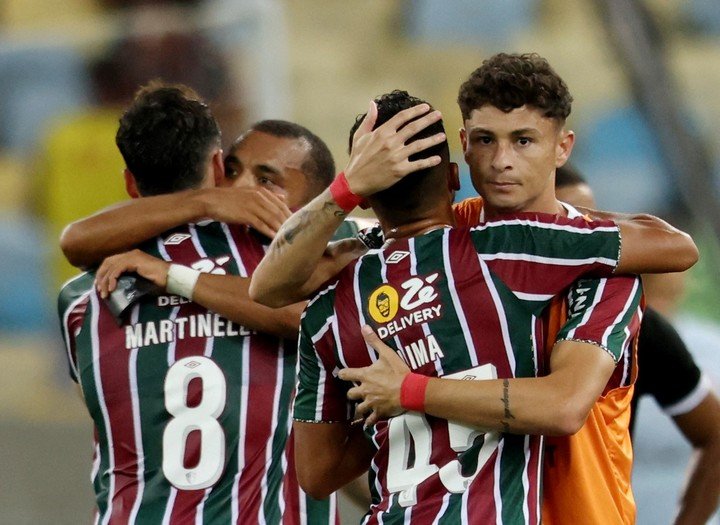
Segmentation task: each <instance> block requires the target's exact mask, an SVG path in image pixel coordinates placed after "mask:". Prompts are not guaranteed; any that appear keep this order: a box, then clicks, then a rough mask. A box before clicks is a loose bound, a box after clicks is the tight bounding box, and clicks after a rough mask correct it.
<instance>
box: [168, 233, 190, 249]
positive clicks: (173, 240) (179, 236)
mask: <svg viewBox="0 0 720 525" xmlns="http://www.w3.org/2000/svg"><path fill="white" fill-rule="evenodd" d="M189 238H190V234H189V233H173V234H172V235H171V236H170V237H168V238H167V239H165V241H164V242H163V244H164V245H165V246H175V245H176V244H180V243H181V242H183V241H186V240H188V239H189Z"/></svg>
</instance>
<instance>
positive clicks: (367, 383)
mask: <svg viewBox="0 0 720 525" xmlns="http://www.w3.org/2000/svg"><path fill="white" fill-rule="evenodd" d="M362 334H363V337H364V338H365V342H367V343H368V344H369V345H370V346H372V347H373V348H374V349H375V350H376V351H377V353H378V360H377V361H375V362H374V363H373V364H372V365H370V366H366V367H364V368H344V369H342V370H340V372H338V376H339V377H340V379H342V380H344V381H352V382H354V383H355V385H356V386H354V387H353V388H351V389H350V390H348V393H347V396H348V399H352V400H361V403H360V404H359V405H358V406H357V413H358V414H367V413H370V415H369V416H368V417H367V418H366V419H365V424H366V425H374V424H375V423H377V422H378V421H379V420H380V419H383V418H387V417H392V416H397V415H398V414H401V413H402V412H404V409H403V408H402V406H401V405H400V386H401V385H402V382H403V379H404V378H405V376H406V375H407V374H409V373H410V369H409V368H408V366H407V365H406V364H405V362H404V361H403V360H402V359H400V357H398V355H397V354H396V353H395V350H393V349H392V348H390V347H389V346H388V345H386V344H385V343H383V342H382V341H381V340H380V338H379V337H378V336H377V334H376V333H375V332H374V331H373V329H372V328H370V327H369V326H367V325H365V326H363V328H362Z"/></svg>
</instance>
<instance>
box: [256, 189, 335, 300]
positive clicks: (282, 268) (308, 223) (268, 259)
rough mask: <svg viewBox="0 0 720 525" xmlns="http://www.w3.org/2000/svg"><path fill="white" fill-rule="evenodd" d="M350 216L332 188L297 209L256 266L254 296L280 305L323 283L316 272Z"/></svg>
mask: <svg viewBox="0 0 720 525" xmlns="http://www.w3.org/2000/svg"><path fill="white" fill-rule="evenodd" d="M346 215H347V213H346V212H345V211H343V210H342V208H340V207H339V206H338V205H337V203H336V202H335V201H334V200H333V198H332V196H331V195H330V191H329V190H325V191H324V192H322V193H321V194H320V195H318V196H317V197H316V198H315V199H313V200H312V201H311V202H310V203H309V204H307V205H306V206H305V207H303V208H302V209H301V210H299V211H297V212H295V213H294V214H293V215H292V216H291V217H290V218H289V219H288V220H287V221H285V223H284V224H283V225H282V227H281V228H280V231H278V234H277V235H276V236H275V239H274V240H273V242H272V243H271V244H270V247H269V248H268V251H267V253H266V254H265V257H263V260H262V261H261V262H260V264H259V265H258V267H257V268H256V269H255V272H254V273H253V276H252V283H251V285H250V296H251V297H252V298H253V299H255V300H256V301H258V302H261V303H263V304H268V305H277V304H282V303H283V302H284V301H287V297H289V296H292V295H293V294H298V293H307V291H308V289H309V288H310V285H311V284H312V283H317V284H316V285H319V284H321V282H322V281H321V280H320V278H317V277H316V279H313V274H314V273H315V271H316V268H317V267H318V266H319V264H320V262H321V259H322V257H323V254H324V252H325V248H326V247H327V244H328V242H329V241H330V239H331V238H332V236H333V234H334V233H335V230H336V229H337V228H338V226H339V225H340V224H341V223H342V221H343V220H344V219H345V216H346ZM317 281H320V282H317ZM309 291H313V290H312V289H310V290H309Z"/></svg>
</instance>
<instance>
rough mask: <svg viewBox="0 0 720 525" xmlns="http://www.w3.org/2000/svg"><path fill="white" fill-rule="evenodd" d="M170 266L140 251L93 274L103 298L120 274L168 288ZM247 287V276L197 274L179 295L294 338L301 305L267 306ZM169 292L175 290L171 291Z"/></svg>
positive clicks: (239, 320)
mask: <svg viewBox="0 0 720 525" xmlns="http://www.w3.org/2000/svg"><path fill="white" fill-rule="evenodd" d="M170 266H171V265H170V263H168V262H167V261H163V260H161V259H158V258H156V257H153V256H152V255H148V254H147V253H145V252H142V251H140V250H132V251H129V252H125V253H121V254H117V255H113V256H111V257H108V258H107V259H105V261H103V263H102V264H101V265H100V268H98V271H97V273H96V280H97V287H98V290H99V291H100V296H101V297H103V298H105V297H107V295H108V294H109V293H111V292H112V291H113V290H115V288H116V286H117V279H118V277H120V275H122V274H123V273H137V274H138V275H140V276H142V277H144V278H146V279H148V280H150V281H152V282H153V283H154V284H155V285H157V286H159V287H160V288H163V289H167V287H168V272H169V270H170ZM249 286H250V279H249V278H247V277H238V276H234V275H211V274H207V273H200V274H199V275H198V276H197V281H196V283H195V285H194V287H192V289H191V290H189V293H187V294H182V295H184V296H185V297H187V298H188V299H191V300H193V301H194V302H196V303H198V304H201V305H202V306H204V307H205V308H208V309H209V310H212V311H214V312H217V313H219V314H220V315H222V316H223V317H226V318H227V319H230V320H231V321H235V322H236V323H239V324H241V325H243V326H244V327H246V328H249V329H250V330H257V331H259V332H263V333H266V334H272V335H276V336H278V337H285V338H296V337H297V334H298V327H299V325H300V315H301V314H302V310H303V308H304V304H293V305H290V306H286V307H284V308H278V309H273V308H269V307H267V306H264V305H261V304H258V303H256V302H255V301H253V300H252V299H250V296H249V294H248V287H249ZM169 292H170V293H175V292H174V291H171V290H169Z"/></svg>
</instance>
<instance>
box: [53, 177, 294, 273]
mask: <svg viewBox="0 0 720 525" xmlns="http://www.w3.org/2000/svg"><path fill="white" fill-rule="evenodd" d="M289 216H290V210H289V209H288V208H287V206H286V205H285V203H284V201H283V200H282V198H280V197H278V196H277V195H276V194H274V193H272V192H271V191H268V190H267V189H264V188H258V189H254V188H253V189H251V188H204V189H199V190H188V191H182V192H178V193H172V194H167V195H157V196H153V197H142V198H138V199H132V200H129V201H126V202H122V203H120V204H116V205H113V206H110V207H108V208H105V209H104V210H101V211H99V212H97V213H95V214H94V215H91V216H89V217H86V218H84V219H80V220H77V221H75V222H73V223H71V224H69V225H68V226H66V227H65V229H64V231H63V232H62V234H61V236H60V248H61V249H62V251H63V253H64V254H65V257H66V258H67V260H68V261H69V262H70V264H72V265H73V266H77V267H91V266H94V265H96V264H99V263H100V262H101V261H102V260H103V259H104V258H105V257H108V256H110V255H113V254H116V253H119V252H122V251H125V250H129V249H131V248H133V247H134V246H137V245H138V244H140V243H142V242H143V241H146V240H148V239H150V238H152V237H155V236H156V235H160V234H161V233H163V232H164V231H167V230H169V229H170V228H173V227H175V226H179V225H181V224H186V223H188V222H196V221H199V220H201V219H214V220H218V221H222V222H228V223H235V224H247V225H249V226H252V227H253V228H255V229H256V230H258V231H259V232H261V233H262V234H264V235H267V236H268V237H272V236H273V235H274V234H275V232H276V231H277V230H278V229H279V228H280V225H281V224H282V223H283V221H284V220H285V219H286V218H287V217H289Z"/></svg>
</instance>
